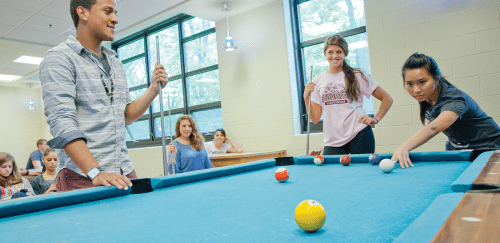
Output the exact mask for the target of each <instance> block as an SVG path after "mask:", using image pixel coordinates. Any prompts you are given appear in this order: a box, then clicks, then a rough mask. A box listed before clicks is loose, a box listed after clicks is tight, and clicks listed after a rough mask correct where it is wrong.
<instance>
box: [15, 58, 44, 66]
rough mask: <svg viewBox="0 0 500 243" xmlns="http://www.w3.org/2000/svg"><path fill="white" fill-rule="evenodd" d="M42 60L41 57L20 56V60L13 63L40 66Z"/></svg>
mask: <svg viewBox="0 0 500 243" xmlns="http://www.w3.org/2000/svg"><path fill="white" fill-rule="evenodd" d="M42 60H43V58H42V57H30V56H21V57H20V58H18V59H16V60H15V61H14V62H20V63H27V64H36V65H40V63H41V62H42Z"/></svg>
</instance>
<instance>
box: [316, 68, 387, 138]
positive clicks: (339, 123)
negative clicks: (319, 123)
mask: <svg viewBox="0 0 500 243" xmlns="http://www.w3.org/2000/svg"><path fill="white" fill-rule="evenodd" d="M363 74H364V76H365V78H366V79H364V78H363V77H362V76H361V73H359V72H357V71H354V75H355V76H356V79H357V80H358V84H359V89H360V91H361V92H360V94H359V96H358V101H357V102H356V101H352V102H349V98H347V94H346V87H345V80H344V77H345V75H344V72H339V73H335V74H330V73H328V72H326V71H325V72H323V73H321V74H320V75H318V76H316V78H315V79H314V80H313V82H314V83H315V84H316V85H315V86H314V91H313V92H312V95H311V102H314V103H316V104H318V105H320V106H321V108H322V109H323V133H324V136H325V142H324V143H325V146H331V147H341V146H343V145H345V144H346V143H348V142H349V141H351V140H352V139H353V138H354V137H355V136H356V135H357V134H358V132H360V131H361V130H363V129H364V128H365V127H366V126H367V125H366V124H364V123H362V122H360V121H359V118H360V117H362V116H364V115H366V112H365V110H363V95H364V96H366V97H370V95H372V93H373V91H374V90H375V89H376V88H377V86H378V84H377V83H375V81H374V80H373V79H372V77H371V76H370V75H368V74H366V73H365V72H363Z"/></svg>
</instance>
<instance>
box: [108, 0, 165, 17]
mask: <svg viewBox="0 0 500 243" xmlns="http://www.w3.org/2000/svg"><path fill="white" fill-rule="evenodd" d="M152 6H155V7H152ZM160 6H161V7H160ZM165 6H166V4H165V1H164V3H163V4H157V5H153V4H149V2H148V4H143V3H139V2H138V1H135V0H132V1H131V0H123V1H122V2H120V3H118V4H117V6H116V10H117V14H118V22H120V15H124V16H137V17H138V18H137V19H139V21H140V20H143V19H146V18H149V17H150V16H152V15H155V14H157V13H159V12H161V11H163V10H164V9H165V8H166V7H165ZM139 13H140V14H139Z"/></svg>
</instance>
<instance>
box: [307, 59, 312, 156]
mask: <svg viewBox="0 0 500 243" xmlns="http://www.w3.org/2000/svg"><path fill="white" fill-rule="evenodd" d="M312 76H313V66H312V65H311V74H310V75H309V82H312ZM311 95H312V93H310V94H309V105H308V107H309V110H308V112H307V120H306V122H307V145H306V156H309V129H310V128H309V126H310V122H309V116H310V115H311Z"/></svg>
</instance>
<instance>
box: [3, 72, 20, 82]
mask: <svg viewBox="0 0 500 243" xmlns="http://www.w3.org/2000/svg"><path fill="white" fill-rule="evenodd" d="M19 78H21V76H16V75H7V74H0V81H2V82H12V81H15V80H17V79H19Z"/></svg>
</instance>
